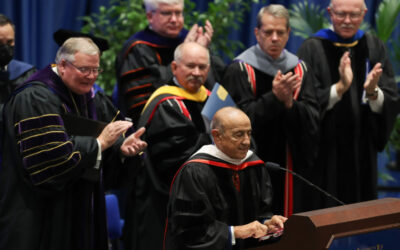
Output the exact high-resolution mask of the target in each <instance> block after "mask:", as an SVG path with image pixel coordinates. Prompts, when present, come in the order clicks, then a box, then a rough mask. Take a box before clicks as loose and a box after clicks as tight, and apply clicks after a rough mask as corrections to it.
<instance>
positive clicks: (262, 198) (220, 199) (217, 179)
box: [165, 145, 272, 250]
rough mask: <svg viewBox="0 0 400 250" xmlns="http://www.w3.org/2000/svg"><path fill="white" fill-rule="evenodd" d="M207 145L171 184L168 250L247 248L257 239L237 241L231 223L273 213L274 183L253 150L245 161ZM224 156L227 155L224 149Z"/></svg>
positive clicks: (258, 218)
mask: <svg viewBox="0 0 400 250" xmlns="http://www.w3.org/2000/svg"><path fill="white" fill-rule="evenodd" d="M216 151H219V150H218V149H216V147H215V146H214V145H207V146H203V147H202V148H201V149H200V150H199V152H197V153H196V154H195V155H194V156H192V157H191V158H190V159H189V160H188V161H187V162H185V164H184V165H183V166H182V167H181V168H180V169H179V171H178V172H177V174H176V177H175V178H174V181H173V183H172V184H171V192H170V200H169V203H168V227H167V228H166V241H165V246H166V248H165V249H166V250H172V249H173V250H184V249H199V250H200V249H202V250H204V249H210V250H211V249H212V250H222V249H244V248H248V247H250V246H255V245H257V244H258V243H259V241H258V240H257V239H253V238H249V239H246V240H241V239H236V240H235V241H236V244H235V245H234V246H232V239H231V233H230V231H229V227H230V226H238V225H244V224H248V223H250V222H253V221H255V220H259V221H260V222H261V223H263V221H264V220H265V219H269V218H271V217H272V213H271V211H270V206H271V200H272V197H271V196H272V194H271V192H272V187H271V182H270V177H269V175H268V172H267V169H266V167H265V165H264V162H263V161H262V160H260V159H259V158H258V157H257V156H256V155H255V154H253V153H252V152H251V151H249V153H248V154H247V156H246V158H245V159H244V160H243V161H242V162H241V163H240V164H233V163H230V162H228V161H226V160H224V159H223V158H221V157H218V154H221V153H222V152H221V151H219V152H218V153H214V152H216ZM222 154H223V153H222Z"/></svg>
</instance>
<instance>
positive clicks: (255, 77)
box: [222, 4, 319, 216]
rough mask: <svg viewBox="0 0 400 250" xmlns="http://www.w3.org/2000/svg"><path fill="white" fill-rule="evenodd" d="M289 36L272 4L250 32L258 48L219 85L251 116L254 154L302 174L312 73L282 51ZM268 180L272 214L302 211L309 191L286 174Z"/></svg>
mask: <svg viewBox="0 0 400 250" xmlns="http://www.w3.org/2000/svg"><path fill="white" fill-rule="evenodd" d="M289 33H290V27H289V13H288V11H287V9H286V8H285V7H284V6H282V5H276V4H272V5H268V6H265V7H263V8H262V9H261V10H260V11H259V13H258V15H257V27H256V28H254V34H255V36H256V38H257V45H254V46H252V47H250V48H249V49H247V50H245V51H244V52H243V53H241V54H240V55H239V56H238V57H236V58H235V61H234V62H233V63H232V64H231V65H230V66H229V67H228V69H227V72H226V74H225V76H224V78H223V81H222V84H223V85H224V86H225V87H226V89H227V90H228V92H229V93H230V95H231V96H232V98H233V99H234V101H235V102H236V104H237V105H238V106H239V108H241V109H242V110H243V111H244V112H245V113H246V114H247V115H248V116H249V117H250V121H251V122H252V127H253V136H254V140H255V144H256V147H257V149H256V152H257V155H258V156H259V157H260V158H261V159H262V160H264V161H272V162H276V163H278V164H279V165H281V166H286V167H287V168H288V169H291V170H294V171H295V172H299V173H301V174H306V173H305V171H307V168H309V167H310V166H311V164H312V163H313V161H314V157H315V147H316V142H317V135H318V133H317V132H318V108H319V107H318V102H317V99H316V95H315V91H314V86H313V81H315V77H314V75H313V73H312V70H311V68H310V67H308V66H307V65H306V64H305V63H304V62H301V61H300V60H299V58H298V57H297V56H295V55H294V54H292V53H290V52H289V51H287V50H285V45H286V43H287V41H288V39H289ZM270 175H271V180H272V185H273V187H274V197H273V198H274V201H273V202H272V206H273V209H272V211H273V212H274V213H277V214H278V213H279V214H284V215H285V216H289V215H290V214H291V213H292V212H293V211H297V212H298V211H301V210H305V208H304V205H306V203H307V202H304V201H305V199H304V197H303V194H304V193H308V190H307V189H306V188H307V187H305V186H304V185H303V184H302V183H301V182H297V181H298V180H296V179H294V180H293V178H292V177H291V175H287V176H286V178H285V173H281V172H272V171H271V172H270ZM293 185H294V186H293ZM292 191H294V194H293V192H292ZM291 197H294V203H293V202H292V201H293V199H292V198H291ZM293 206H294V207H293Z"/></svg>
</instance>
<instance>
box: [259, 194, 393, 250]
mask: <svg viewBox="0 0 400 250" xmlns="http://www.w3.org/2000/svg"><path fill="white" fill-rule="evenodd" d="M388 229H389V230H390V229H394V230H396V231H399V232H400V199H397V198H385V199H378V200H372V201H367V202H360V203H355V204H351V205H344V206H339V207H333V208H327V209H320V210H314V211H310V212H304V213H297V214H293V215H292V216H291V217H290V218H289V219H288V220H287V221H286V223H285V229H284V233H283V235H282V236H281V238H280V239H279V240H278V241H277V242H274V243H271V244H267V245H264V246H260V247H257V248H252V250H291V249H296V250H321V249H330V247H331V245H332V242H333V241H335V240H340V239H341V238H345V237H352V236H357V235H363V234H368V233H371V232H378V231H379V232H381V231H383V232H385V230H388ZM390 237H393V236H392V235H390ZM397 241H398V238H397ZM396 245H397V247H396V248H393V249H398V247H399V246H398V244H396ZM355 249H356V248H355ZM360 249H363V248H360ZM373 249H392V248H386V247H385V248H383V246H382V248H379V247H376V246H375V248H373Z"/></svg>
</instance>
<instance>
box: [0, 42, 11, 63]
mask: <svg viewBox="0 0 400 250" xmlns="http://www.w3.org/2000/svg"><path fill="white" fill-rule="evenodd" d="M13 57H14V46H11V45H8V44H0V67H4V66H6V65H7V64H8V63H9V62H10V61H11V59H13Z"/></svg>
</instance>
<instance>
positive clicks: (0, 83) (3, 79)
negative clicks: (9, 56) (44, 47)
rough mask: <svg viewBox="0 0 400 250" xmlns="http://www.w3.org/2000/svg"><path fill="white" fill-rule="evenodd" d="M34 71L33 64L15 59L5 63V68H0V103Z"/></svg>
mask: <svg viewBox="0 0 400 250" xmlns="http://www.w3.org/2000/svg"><path fill="white" fill-rule="evenodd" d="M35 71H36V68H35V67H34V66H32V65H30V64H28V63H25V62H21V61H18V60H15V59H13V60H11V61H10V63H9V64H8V65H7V70H5V71H3V70H1V69H0V103H1V104H3V103H4V102H5V101H6V100H7V98H8V97H9V96H10V94H11V92H12V91H13V90H14V89H15V88H16V87H17V86H18V85H19V84H21V83H23V82H24V81H25V80H26V79H28V77H29V76H30V75H32V74H33V73H34V72H35Z"/></svg>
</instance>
